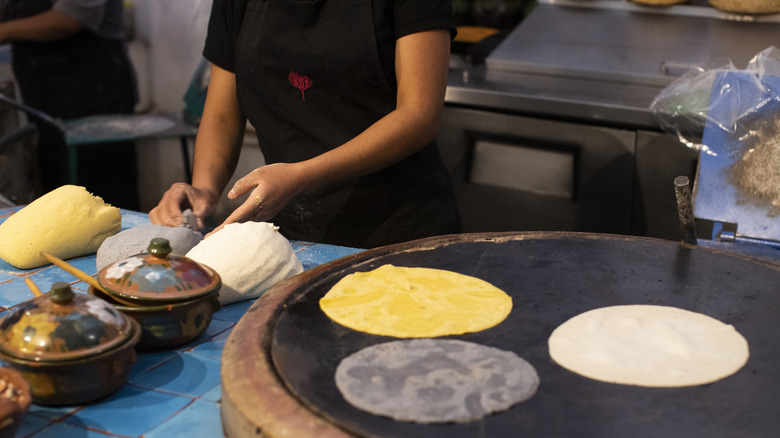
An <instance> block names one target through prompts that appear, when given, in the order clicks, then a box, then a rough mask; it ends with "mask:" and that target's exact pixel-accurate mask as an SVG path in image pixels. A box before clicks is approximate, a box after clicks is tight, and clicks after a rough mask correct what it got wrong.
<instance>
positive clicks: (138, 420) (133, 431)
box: [0, 207, 360, 438]
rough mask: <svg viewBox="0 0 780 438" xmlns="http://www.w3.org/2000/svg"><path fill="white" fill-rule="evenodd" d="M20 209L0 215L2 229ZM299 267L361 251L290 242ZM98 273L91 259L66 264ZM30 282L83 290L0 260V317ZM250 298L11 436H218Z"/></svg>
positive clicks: (30, 418)
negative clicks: (230, 346)
mask: <svg viewBox="0 0 780 438" xmlns="http://www.w3.org/2000/svg"><path fill="white" fill-rule="evenodd" d="M19 208H20V207H15V208H11V209H0V223H2V222H3V221H4V220H5V219H6V218H7V217H8V216H10V215H11V214H13V213H14V211H16V210H18V209H19ZM148 223H149V219H148V217H147V216H146V215H145V214H143V213H137V212H132V211H126V210H123V211H122V229H127V228H132V227H135V226H138V225H144V224H148ZM291 244H292V246H293V249H295V251H296V254H297V256H298V258H299V259H300V260H301V263H302V264H303V267H304V269H309V268H312V267H315V266H318V265H320V264H323V263H326V262H329V261H331V260H335V259H338V258H341V257H344V256H347V255H350V254H354V253H356V252H359V251H360V250H358V249H354V248H345V247H338V246H331V245H322V244H312V243H304V242H291ZM68 263H70V264H71V265H73V266H75V267H76V268H78V269H80V270H82V271H84V272H87V273H89V274H93V275H94V274H96V273H97V268H96V266H95V255H94V254H93V255H91V256H85V257H79V258H76V259H71V260H68ZM25 277H30V278H32V279H33V281H35V283H36V284H37V285H38V287H39V288H40V289H42V290H44V291H47V290H49V289H50V288H51V285H52V284H53V283H55V282H57V281H66V282H68V283H70V284H71V287H72V288H73V289H74V290H75V291H77V292H84V293H86V290H87V285H86V284H85V283H84V282H81V281H78V280H77V279H76V278H74V277H73V276H72V275H70V274H68V273H66V272H65V271H63V270H62V269H60V268H59V267H56V266H53V265H48V266H44V267H42V268H37V269H30V270H19V269H16V268H14V267H13V266H11V265H9V264H8V263H6V262H5V261H3V260H0V316H2V315H3V314H4V313H5V312H6V311H7V310H8V309H10V308H12V307H14V306H16V305H17V304H19V303H21V302H24V301H26V300H28V299H30V298H32V297H33V294H32V292H31V291H30V290H29V289H28V287H27V285H26V284H25V282H24V278H25ZM253 302H254V300H250V301H243V302H239V303H234V304H229V305H226V306H224V307H223V308H222V310H220V311H218V312H217V313H215V314H214V319H213V320H212V322H211V325H209V327H208V329H207V330H206V332H205V333H204V334H203V335H202V336H201V337H200V338H198V339H197V340H195V341H193V342H192V343H190V344H188V345H184V346H182V347H179V348H177V349H175V350H167V351H156V352H152V353H143V352H141V353H139V354H138V360H137V361H136V363H135V364H134V365H133V368H132V370H131V372H130V378H129V380H128V383H127V384H126V385H125V386H123V387H122V389H120V390H119V391H118V392H116V393H114V394H113V395H111V396H109V397H108V398H106V399H103V400H100V401H98V402H95V403H92V404H89V405H85V406H69V407H56V408H52V407H46V406H38V405H32V407H31V408H30V411H29V413H28V414H27V416H26V417H25V419H24V422H23V424H22V427H21V428H20V430H19V431H18V432H17V434H16V437H17V438H22V437H35V438H49V437H52V438H62V437H69V438H92V437H107V436H108V437H114V438H117V437H119V438H124V437H144V438H157V437H171V436H186V437H188V438H200V437H203V438H215V437H216V438H219V437H222V436H224V435H223V433H222V424H221V420H220V406H219V403H220V393H221V384H220V360H221V356H222V348H223V347H224V345H225V341H226V340H227V337H228V335H229V334H230V331H231V330H232V329H233V327H234V326H235V324H236V323H237V322H238V321H239V319H241V316H243V314H244V312H246V310H247V309H249V307H250V306H251V305H252V303H253Z"/></svg>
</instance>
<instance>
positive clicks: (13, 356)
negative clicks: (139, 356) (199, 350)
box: [0, 282, 141, 405]
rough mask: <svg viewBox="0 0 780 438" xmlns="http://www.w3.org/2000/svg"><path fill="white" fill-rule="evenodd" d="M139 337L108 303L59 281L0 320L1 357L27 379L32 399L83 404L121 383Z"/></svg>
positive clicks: (132, 325)
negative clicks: (78, 291)
mask: <svg viewBox="0 0 780 438" xmlns="http://www.w3.org/2000/svg"><path fill="white" fill-rule="evenodd" d="M140 336H141V330H140V327H139V325H138V323H137V322H135V321H133V320H132V319H130V318H128V317H127V316H126V315H124V314H123V313H121V312H119V311H118V310H117V309H116V308H115V307H114V306H112V305H111V304H109V303H108V302H106V301H104V300H101V299H98V298H96V297H94V296H90V295H88V294H75V293H73V291H72V290H71V289H70V286H69V285H68V284H67V283H64V282H58V283H55V284H54V285H53V286H52V290H51V291H50V292H49V293H47V294H44V295H42V296H40V297H36V298H33V299H31V300H28V301H25V302H24V303H22V304H20V305H19V306H17V307H16V308H14V309H12V310H10V311H9V313H8V314H6V315H5V316H3V318H2V319H0V359H2V360H4V361H5V362H6V363H8V364H9V365H10V366H11V367H12V368H14V369H16V370H17V371H18V372H19V373H21V374H22V376H23V377H24V379H25V380H26V381H27V382H28V383H29V385H30V392H31V395H32V400H33V402H34V403H36V404H43V405H75V404H82V403H85V402H88V401H92V400H96V399H99V398H103V397H105V396H107V395H109V394H111V393H113V392H114V391H116V390H118V389H119V388H120V387H122V385H124V384H125V382H126V381H127V376H128V374H129V372H130V368H131V367H132V364H133V363H134V362H135V358H136V355H135V345H136V344H137V343H138V340H139V339H140Z"/></svg>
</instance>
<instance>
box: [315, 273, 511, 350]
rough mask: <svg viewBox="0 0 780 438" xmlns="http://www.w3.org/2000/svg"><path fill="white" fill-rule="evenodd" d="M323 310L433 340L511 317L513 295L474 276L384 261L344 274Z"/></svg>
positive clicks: (350, 323)
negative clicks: (370, 269)
mask: <svg viewBox="0 0 780 438" xmlns="http://www.w3.org/2000/svg"><path fill="white" fill-rule="evenodd" d="M320 308H321V309H322V311H323V312H325V314H326V315H328V317H330V318H331V319H333V320H334V321H336V322H338V323H339V324H341V325H344V326H347V327H349V328H351V329H354V330H358V331H362V332H366V333H371V334H374V335H382V336H394V337H397V338H427V337H436V336H448V335H460V334H463V333H472V332H478V331H481V330H485V329H488V328H490V327H493V326H495V325H497V324H499V323H500V322H501V321H503V320H504V319H505V318H506V317H507V315H509V312H510V311H511V310H512V298H511V297H510V296H509V295H507V294H506V293H505V292H504V291H502V290H501V289H499V288H497V287H495V286H493V285H492V284H490V283H488V282H486V281H483V280H480V279H478V278H474V277H470V276H468V275H463V274H458V273H455V272H451V271H445V270H441V269H430V268H404V267H397V266H393V265H384V266H381V267H379V268H377V269H374V270H373V271H369V272H358V273H354V274H351V275H348V276H346V277H344V278H342V279H341V280H340V281H339V282H338V283H336V284H335V285H334V286H333V288H332V289H331V290H330V291H329V292H328V293H327V294H325V296H324V297H322V299H321V300H320Z"/></svg>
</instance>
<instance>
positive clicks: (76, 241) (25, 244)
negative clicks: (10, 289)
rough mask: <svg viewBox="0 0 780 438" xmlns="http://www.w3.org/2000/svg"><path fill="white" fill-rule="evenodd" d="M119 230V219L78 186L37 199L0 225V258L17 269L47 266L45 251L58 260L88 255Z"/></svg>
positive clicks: (120, 216)
mask: <svg viewBox="0 0 780 438" xmlns="http://www.w3.org/2000/svg"><path fill="white" fill-rule="evenodd" d="M121 229H122V215H121V213H120V212H119V209H118V208H116V207H112V206H110V205H108V204H106V203H105V202H103V200H102V199H100V198H98V197H96V196H93V195H92V194H90V193H89V192H87V189H85V188H84V187H80V186H72V185H65V186H62V187H60V188H57V189H55V190H52V191H51V192H49V193H47V194H45V195H43V196H41V197H40V198H38V199H36V200H35V201H33V202H31V203H30V204H29V205H27V206H26V207H24V208H23V209H21V210H19V211H18V212H16V213H15V214H13V215H12V216H11V217H9V218H8V219H6V220H5V222H3V223H2V224H0V258H2V259H3V260H5V261H6V262H8V263H10V264H11V265H13V266H15V267H17V268H19V269H32V268H37V267H39V266H43V265H46V264H48V263H49V262H48V261H46V259H44V258H43V257H42V256H41V255H40V252H41V251H46V252H48V253H50V254H53V255H55V256H57V257H59V258H62V259H69V258H73V257H78V256H80V255H84V254H90V253H93V252H95V251H97V249H98V248H99V247H100V244H101V243H103V240H105V239H106V238H107V237H109V236H112V235H114V234H116V233H118V232H119V231H120V230H121Z"/></svg>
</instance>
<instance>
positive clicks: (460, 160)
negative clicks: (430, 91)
mask: <svg viewBox="0 0 780 438" xmlns="http://www.w3.org/2000/svg"><path fill="white" fill-rule="evenodd" d="M439 142H440V148H441V153H442V156H443V158H444V161H445V164H446V166H447V168H448V169H449V171H450V174H451V176H452V178H453V182H454V186H455V191H456V195H457V198H458V203H459V207H460V211H461V217H462V220H463V225H464V231H466V232H479V231H526V230H564V231H591V232H608V233H619V234H629V233H630V232H631V216H632V197H633V193H634V187H633V185H634V161H635V142H636V134H635V132H633V131H630V130H624V129H614V128H606V127H599V126H590V125H585V124H578V123H568V122H561V121H554V120H545V119H539V118H532V117H525V116H519V115H512V114H503V113H499V112H492V111H484V110H477V109H469V108H458V107H446V108H445V111H444V116H443V122H442V126H441V129H440V135H439Z"/></svg>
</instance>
